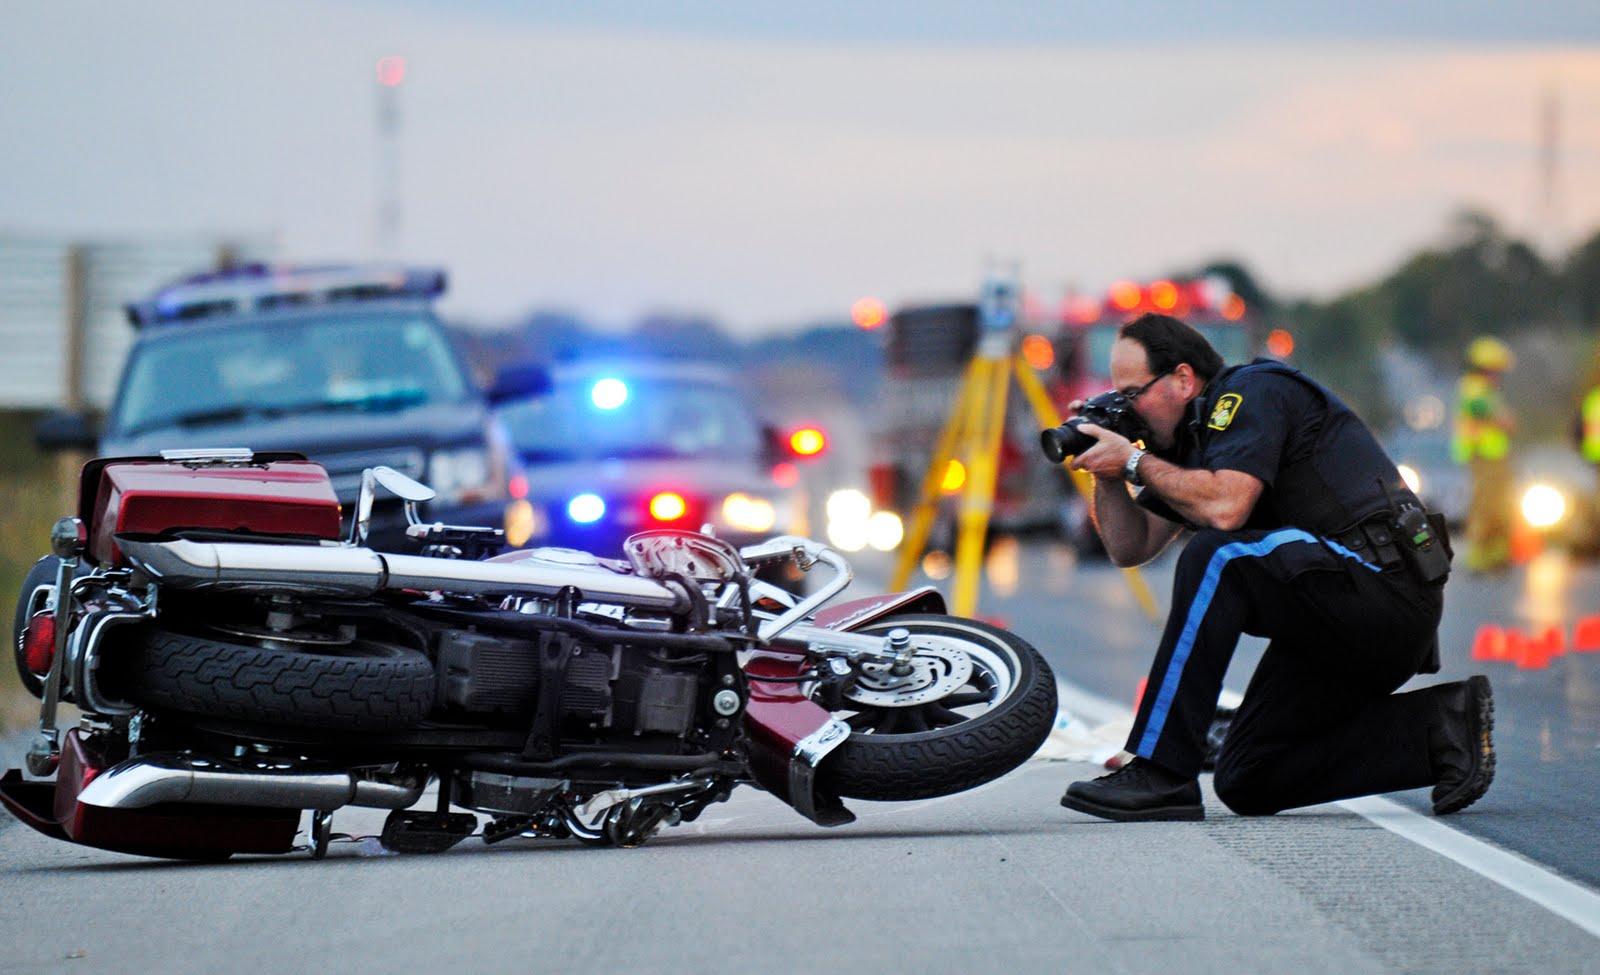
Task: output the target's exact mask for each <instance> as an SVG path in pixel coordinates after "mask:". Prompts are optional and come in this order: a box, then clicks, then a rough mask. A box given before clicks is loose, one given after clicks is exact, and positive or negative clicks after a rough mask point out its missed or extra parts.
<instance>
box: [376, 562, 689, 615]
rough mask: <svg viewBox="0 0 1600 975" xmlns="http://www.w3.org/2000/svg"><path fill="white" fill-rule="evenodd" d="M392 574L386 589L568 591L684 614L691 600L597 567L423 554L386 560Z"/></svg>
mask: <svg viewBox="0 0 1600 975" xmlns="http://www.w3.org/2000/svg"><path fill="white" fill-rule="evenodd" d="M383 561H384V564H385V565H386V566H387V567H388V569H389V578H388V581H387V582H386V583H385V585H384V588H386V589H421V590H431V589H443V590H447V591H451V592H487V593H499V592H514V593H525V594H526V593H532V594H535V595H541V596H555V595H559V594H560V593H561V592H562V591H564V590H567V589H576V590H578V592H579V597H580V598H579V601H581V602H598V603H626V604H628V605H630V606H640V607H647V608H650V609H665V610H671V611H673V612H681V611H682V610H684V609H686V608H688V606H689V600H688V597H687V596H685V595H684V594H683V592H682V591H681V589H679V588H678V587H676V586H672V585H667V584H663V583H660V582H657V581H656V580H654V579H644V578H640V577H639V576H629V575H622V574H621V573H616V572H604V573H601V572H596V571H594V570H593V569H592V568H588V569H582V568H580V569H574V568H570V567H563V566H555V565H541V564H539V563H537V562H535V561H533V560H525V561H520V562H472V561H468V560H465V559H433V558H427V557H425V556H421V555H384V556H383Z"/></svg>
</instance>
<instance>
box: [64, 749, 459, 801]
mask: <svg viewBox="0 0 1600 975" xmlns="http://www.w3.org/2000/svg"><path fill="white" fill-rule="evenodd" d="M427 785H428V776H427V774H426V773H418V772H405V773H398V774H395V775H392V776H386V777H383V778H378V777H376V776H374V777H370V778H369V777H362V776H357V775H352V774H350V773H349V772H304V771H298V770H295V769H294V768H292V767H279V766H272V765H266V764H263V765H257V766H249V767H245V766H237V765H230V764H225V763H222V762H219V761H214V760H211V759H205V758H199V757H196V756H193V755H183V754H178V753H165V754H157V755H143V756H140V757H139V758H132V759H129V760H128V761H126V762H122V763H121V764H119V765H114V766H112V767H111V768H108V769H106V770H105V771H104V772H101V773H100V774H99V775H97V776H95V778H94V781H92V782H90V783H89V784H88V785H87V786H85V787H84V789H83V791H82V792H80V793H79V794H78V801H79V802H82V803H86V804H88V805H91V806H100V807H102V808H106V809H140V808H143V807H145V806H153V805H156V804H157V803H162V802H176V803H211V804H215V805H220V806H257V807H268V808H272V809H338V808H339V807H340V806H371V807H374V808H378V809H406V808H408V807H410V806H412V805H415V804H416V802H417V800H418V799H421V798H422V792H423V790H424V789H426V788H427Z"/></svg>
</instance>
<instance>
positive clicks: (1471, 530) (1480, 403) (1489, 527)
mask: <svg viewBox="0 0 1600 975" xmlns="http://www.w3.org/2000/svg"><path fill="white" fill-rule="evenodd" d="M1515 363H1516V357H1515V356H1514V355H1512V352H1511V349H1510V348H1509V347H1507V346H1506V344H1505V343H1504V342H1501V341H1500V340H1499V339H1492V338H1488V337H1484V338H1477V339H1473V341H1472V344H1471V345H1469V346H1468V347H1467V372H1466V374H1465V375H1463V376H1462V377H1461V384H1460V386H1459V388H1458V393H1457V396H1456V422H1455V438H1454V440H1453V441H1452V443H1451V448H1452V452H1453V453H1454V455H1455V459H1456V463H1458V464H1464V465H1466V467H1467V469H1468V471H1469V472H1470V474H1471V477H1472V501H1471V504H1470V507H1469V508H1468V509H1467V560H1466V561H1467V567H1468V568H1469V569H1472V570H1474V571H1479V572H1486V571H1492V570H1495V569H1502V568H1505V567H1506V566H1507V565H1509V564H1510V562H1511V519H1512V498H1511V493H1512V492H1511V481H1512V474H1511V461H1510V459H1509V454H1510V453H1511V430H1512V427H1513V425H1514V419H1513V417H1512V415H1511V410H1510V409H1509V408H1507V406H1506V403H1505V397H1504V396H1502V395H1501V392H1500V378H1501V377H1502V376H1503V375H1505V373H1506V372H1507V371H1509V370H1510V369H1511V367H1512V366H1513V365H1515Z"/></svg>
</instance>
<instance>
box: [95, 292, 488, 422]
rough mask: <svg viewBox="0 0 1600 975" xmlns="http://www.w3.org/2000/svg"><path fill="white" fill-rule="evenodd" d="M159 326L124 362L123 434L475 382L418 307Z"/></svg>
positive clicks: (403, 398)
mask: <svg viewBox="0 0 1600 975" xmlns="http://www.w3.org/2000/svg"><path fill="white" fill-rule="evenodd" d="M159 327H160V328H162V329H163V330H164V333H163V334H162V336H161V337H160V338H159V339H156V340H154V341H150V342H148V343H146V344H143V345H141V346H139V347H138V348H137V349H136V350H135V352H134V355H133V358H132V359H131V361H130V362H129V364H128V370H127V378H126V380H125V381H124V383H123V388H122V394H121V396H120V397H119V398H118V406H117V410H116V416H115V419H114V422H113V424H112V428H113V430H114V431H115V432H116V434H117V435H119V436H134V435H137V434H139V433H143V432H147V431H151V430H160V429H166V428H171V427H200V426H205V425H208V424H219V423H231V422H239V421H243V420H248V419H253V418H272V417H279V416H289V415H294V414H302V413H319V412H335V411H341V412H343V411H348V412H393V411H397V410H404V409H409V408H411V407H414V406H420V405H423V404H426V403H437V402H459V401H461V400H464V399H466V398H467V396H468V393H469V389H470V387H469V386H468V385H467V381H466V377H465V376H463V375H462V373H461V368H460V366H459V365H458V364H457V362H456V359H455V357H454V355H452V353H451V351H450V348H449V345H448V344H447V341H446V339H445V337H444V335H443V334H442V333H441V331H440V330H439V328H438V327H437V326H436V325H435V324H434V323H433V322H431V321H430V320H428V319H426V318H422V317H419V316H416V315H394V314H390V315H371V314H368V315H360V314H349V313H346V314H340V315H335V314H329V315H327V316H325V317H317V318H310V319H293V320H289V321H279V322H251V323H239V324H232V325H228V326H226V327H220V328H213V327H194V328H193V329H192V330H191V329H190V328H189V327H188V326H181V325H169V326H159ZM167 329H170V330H171V332H170V333H167V332H165V330H167Z"/></svg>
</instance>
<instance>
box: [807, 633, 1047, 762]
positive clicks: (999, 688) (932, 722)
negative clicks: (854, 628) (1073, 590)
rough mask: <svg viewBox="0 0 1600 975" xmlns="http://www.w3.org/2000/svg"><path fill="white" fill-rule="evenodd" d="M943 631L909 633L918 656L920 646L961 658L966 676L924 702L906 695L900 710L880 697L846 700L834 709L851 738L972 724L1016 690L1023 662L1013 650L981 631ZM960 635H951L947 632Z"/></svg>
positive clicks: (917, 732)
mask: <svg viewBox="0 0 1600 975" xmlns="http://www.w3.org/2000/svg"><path fill="white" fill-rule="evenodd" d="M893 625H894V624H893V623H892V622H891V623H888V624H880V625H879V626H877V627H868V628H867V630H869V631H870V630H874V629H887V628H893ZM939 629H940V630H944V631H945V632H927V631H918V630H916V629H913V631H912V635H911V641H912V644H913V646H915V647H917V649H918V656H919V657H920V656H923V653H922V651H923V648H928V649H929V650H930V651H931V652H932V654H937V655H938V656H940V657H946V656H948V655H949V654H951V653H960V654H964V655H965V656H966V658H967V660H968V661H969V663H970V665H971V670H970V676H969V677H968V678H967V679H966V681H965V682H964V683H963V684H962V685H961V686H960V687H958V688H956V689H954V690H952V691H951V692H950V693H948V694H945V695H943V696H941V697H938V698H935V699H933V700H923V699H922V698H923V697H924V696H925V695H922V694H919V693H916V692H915V691H914V692H913V693H910V694H907V695H906V697H905V704H904V705H903V706H895V705H894V703H892V702H891V701H890V700H888V699H886V698H885V697H884V696H883V695H882V694H881V693H877V694H873V695H872V696H871V697H870V698H869V699H868V700H871V701H873V702H875V703H870V704H869V703H864V702H863V701H852V700H850V699H848V697H847V698H846V700H845V701H844V702H843V707H841V708H840V709H839V710H838V711H836V712H835V713H836V715H837V716H838V717H840V718H841V719H842V720H843V721H844V722H845V723H846V724H848V725H849V726H850V729H851V731H852V732H854V733H855V734H859V735H874V736H877V735H906V734H921V733H923V732H929V731H942V730H944V729H946V728H952V727H955V726H957V725H961V724H965V723H967V722H969V721H975V720H977V719H978V718H981V717H983V716H984V715H986V714H989V713H990V712H992V711H994V710H995V709H996V708H998V707H999V706H1000V705H1001V704H1002V703H1004V702H1005V701H1006V700H1007V699H1008V698H1009V697H1010V696H1011V695H1012V694H1013V693H1014V692H1015V691H1016V689H1017V687H1018V683H1019V680H1020V677H1021V669H1022V663H1021V660H1020V659H1019V658H1018V656H1017V652H1016V651H1015V650H1013V649H1012V648H1011V647H1009V646H1006V645H1005V644H1004V643H1003V642H1002V641H1000V640H997V639H996V638H995V637H994V636H993V635H991V634H988V633H985V632H983V631H981V630H977V629H971V628H967V627H961V626H954V625H953V626H948V627H946V626H941V627H940V628H939ZM951 629H955V630H959V631H961V632H962V633H963V634H964V635H962V636H954V635H950V633H949V630H951Z"/></svg>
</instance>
